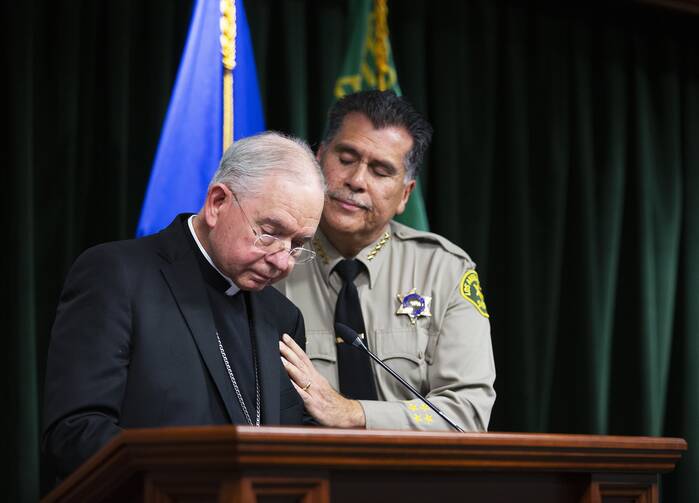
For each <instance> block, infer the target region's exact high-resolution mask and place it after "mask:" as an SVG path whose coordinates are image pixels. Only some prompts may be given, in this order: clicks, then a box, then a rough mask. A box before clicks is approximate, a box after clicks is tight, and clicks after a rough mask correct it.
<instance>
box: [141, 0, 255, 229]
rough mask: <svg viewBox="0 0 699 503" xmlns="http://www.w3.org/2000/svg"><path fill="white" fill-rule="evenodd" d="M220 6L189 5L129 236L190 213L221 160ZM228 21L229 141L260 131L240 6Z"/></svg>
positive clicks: (209, 0) (210, 2)
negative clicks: (231, 35)
mask: <svg viewBox="0 0 699 503" xmlns="http://www.w3.org/2000/svg"><path fill="white" fill-rule="evenodd" d="M220 4H221V2H220V1H219V0H197V2H196V5H195V7H194V11H193V15H192V21H191V24H190V27H189V34H188V35H187V43H186V44H185V48H184V53H183V55H182V60H181V62H180V68H179V70H178V72H177V79H176V80H175V88H174V90H173V92H172V97H171V98H170V105H169V107H168V111H167V115H166V116H165V123H164V125H163V130H162V133H161V135H160V142H159V144H158V150H157V152H156V155H155V162H154V163H153V169H152V171H151V175H150V181H149V182H148V189H147V190H146V197H145V200H144V202H143V209H142V210H141V218H140V220H139V223H138V228H137V230H136V234H137V235H138V236H145V235H147V234H152V233H154V232H158V231H159V230H161V229H163V228H164V227H166V226H167V225H168V224H169V223H170V222H171V221H172V219H173V218H174V217H175V216H176V215H177V214H178V213H182V212H193V213H194V212H197V211H198V210H199V209H200V208H201V205H202V203H203V202H204V198H205V196H206V189H207V187H208V183H209V180H210V179H211V176H212V175H213V174H214V172H215V171H216V168H217V167H218V162H219V160H220V159H221V155H222V154H223V101H224V86H223V74H224V67H223V63H222V55H221V26H222V24H221V15H222V14H221V10H220V9H221V8H220ZM231 6H232V5H231ZM234 19H235V34H236V36H235V68H234V70H233V113H234V115H233V122H234V137H235V139H236V140H237V139H239V138H244V137H246V136H250V135H252V134H255V133H258V132H260V131H262V130H264V128H265V126H264V116H263V112H262V104H261V101H260V91H259V88H258V86H257V72H256V70H255V59H254V54H253V50H252V43H251V41H250V29H249V27H248V23H247V18H246V16H245V10H244V8H243V2H242V0H235V17H234Z"/></svg>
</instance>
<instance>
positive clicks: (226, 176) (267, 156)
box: [209, 131, 326, 196]
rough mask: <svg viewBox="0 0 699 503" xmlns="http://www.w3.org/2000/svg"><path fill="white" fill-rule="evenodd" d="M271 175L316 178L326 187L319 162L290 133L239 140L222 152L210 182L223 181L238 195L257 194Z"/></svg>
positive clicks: (306, 178) (271, 133)
mask: <svg viewBox="0 0 699 503" xmlns="http://www.w3.org/2000/svg"><path fill="white" fill-rule="evenodd" d="M270 175H284V176H288V177H289V178H292V179H297V180H301V181H302V180H308V179H310V178H313V175H315V178H316V179H317V181H318V184H319V185H320V187H321V188H322V190H323V192H325V190H326V185H325V178H324V177H323V172H322V171H321V169H320V165H319V164H318V161H317V160H316V158H315V156H314V155H313V151H312V150H311V149H310V147H309V146H308V144H307V143H306V142H305V141H303V140H301V139H299V138H294V137H293V136H287V135H284V134H282V133H278V132H276V131H265V132H263V133H258V134H256V135H254V136H248V137H247V138H243V139H240V140H238V141H236V142H234V143H233V145H231V146H230V147H228V149H227V150H226V151H225V152H224V153H223V157H221V162H220V163H219V165H218V169H217V170H216V173H214V176H213V178H212V179H211V183H210V184H209V185H213V184H215V183H223V184H224V185H226V186H227V187H228V188H229V189H231V190H232V191H233V192H235V193H237V194H240V195H241V196H248V195H253V196H254V195H259V194H261V193H262V192H263V191H264V188H265V182H266V179H267V177H269V176H270Z"/></svg>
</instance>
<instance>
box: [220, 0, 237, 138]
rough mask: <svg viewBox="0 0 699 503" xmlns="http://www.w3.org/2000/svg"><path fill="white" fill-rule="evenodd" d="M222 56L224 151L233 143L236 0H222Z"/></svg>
mask: <svg viewBox="0 0 699 503" xmlns="http://www.w3.org/2000/svg"><path fill="white" fill-rule="evenodd" d="M220 8H221V19H220V21H219V25H220V30H221V39H220V40H221V56H222V58H223V59H222V63H223V151H224V152H225V151H226V149H227V148H228V147H230V146H231V143H233V134H234V122H233V117H234V115H233V69H234V68H235V36H236V25H235V21H236V20H235V15H236V13H235V0H221V3H220Z"/></svg>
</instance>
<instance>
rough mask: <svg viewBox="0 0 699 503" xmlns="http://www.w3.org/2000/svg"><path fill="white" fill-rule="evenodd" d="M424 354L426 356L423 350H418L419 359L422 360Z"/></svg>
mask: <svg viewBox="0 0 699 503" xmlns="http://www.w3.org/2000/svg"><path fill="white" fill-rule="evenodd" d="M423 356H424V355H423V354H422V351H418V352H417V359H418V360H422V357H423Z"/></svg>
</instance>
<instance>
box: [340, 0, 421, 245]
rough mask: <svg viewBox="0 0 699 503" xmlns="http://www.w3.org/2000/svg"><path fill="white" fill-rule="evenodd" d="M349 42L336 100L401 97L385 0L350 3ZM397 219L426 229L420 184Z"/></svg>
mask: <svg viewBox="0 0 699 503" xmlns="http://www.w3.org/2000/svg"><path fill="white" fill-rule="evenodd" d="M350 23H352V30H351V33H352V39H351V41H350V45H349V50H348V51H347V54H346V55H345V61H344V64H343V65H342V72H341V73H340V77H338V79H337V81H336V82H335V99H339V98H342V97H343V96H345V95H347V94H351V93H353V92H357V91H363V90H368V89H378V90H380V91H385V90H389V89H390V90H391V91H393V92H395V93H396V94H398V95H400V94H401V92H400V86H399V85H398V77H397V75H396V67H395V65H394V64H393V54H392V53H391V42H390V40H389V37H388V8H387V6H386V0H355V1H353V2H351V4H350ZM396 220H397V221H399V222H401V223H403V224H405V225H409V226H410V227H413V228H415V229H419V230H423V231H426V230H429V224H428V223H427V212H426V211H425V203H424V201H423V200H422V190H421V188H420V181H419V180H417V184H416V185H415V189H414V190H413V193H412V194H411V196H410V200H409V201H408V204H407V205H406V207H405V211H404V212H403V214H401V215H399V216H397V217H396Z"/></svg>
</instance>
